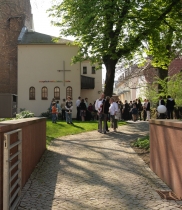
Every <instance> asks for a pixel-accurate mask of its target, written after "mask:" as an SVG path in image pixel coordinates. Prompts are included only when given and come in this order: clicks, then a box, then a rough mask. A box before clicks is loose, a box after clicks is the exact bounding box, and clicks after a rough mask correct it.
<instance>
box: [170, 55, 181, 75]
mask: <svg viewBox="0 0 182 210" xmlns="http://www.w3.org/2000/svg"><path fill="white" fill-rule="evenodd" d="M181 70H182V58H176V59H175V60H173V61H172V62H171V64H170V66H169V68H168V75H169V76H173V75H174V74H176V73H179V72H180V71H181Z"/></svg>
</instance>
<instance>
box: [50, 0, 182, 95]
mask: <svg viewBox="0 0 182 210" xmlns="http://www.w3.org/2000/svg"><path fill="white" fill-rule="evenodd" d="M49 12H50V15H51V16H52V17H53V18H56V19H57V20H56V22H55V25H57V26H59V27H60V33H61V35H63V36H70V35H71V36H74V37H75V38H76V42H77V44H78V46H79V52H78V55H77V56H76V57H75V58H74V62H76V61H78V60H81V59H84V58H88V57H89V58H91V60H92V61H93V62H98V63H100V64H101V63H104V65H105V67H106V80H105V90H104V92H105V94H106V95H110V96H111V95H112V93H113V83H114V77H115V66H116V64H117V62H118V60H119V59H120V58H131V57H132V56H133V54H134V53H135V52H136V51H137V50H139V49H141V48H140V47H141V45H142V41H143V40H149V39H150V38H151V35H152V34H153V33H154V32H153V30H154V29H155V30H160V27H161V25H163V24H165V22H166V23H167V22H168V18H169V17H170V18H172V16H173V15H174V14H175V16H177V17H178V19H179V15H180V14H181V0H173V1H171V0H61V1H60V3H56V4H55V5H53V6H52V8H51V9H50V10H49ZM159 38H160V37H159ZM156 41H157V40H156Z"/></svg>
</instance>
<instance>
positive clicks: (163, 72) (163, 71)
mask: <svg viewBox="0 0 182 210" xmlns="http://www.w3.org/2000/svg"><path fill="white" fill-rule="evenodd" d="M158 70H159V71H158V72H159V74H158V76H159V78H160V79H162V80H164V79H165V78H166V77H168V70H166V69H162V68H158ZM158 90H159V93H160V92H161V90H162V87H161V85H160V84H159V85H158Z"/></svg>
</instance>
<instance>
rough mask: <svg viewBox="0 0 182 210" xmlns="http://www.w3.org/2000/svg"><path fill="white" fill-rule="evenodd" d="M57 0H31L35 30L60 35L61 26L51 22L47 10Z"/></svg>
mask: <svg viewBox="0 0 182 210" xmlns="http://www.w3.org/2000/svg"><path fill="white" fill-rule="evenodd" d="M53 1H55V0H30V2H31V6H32V14H33V20H34V31H36V32H39V33H43V34H48V35H51V36H55V37H58V36H59V27H56V26H53V25H52V24H51V18H50V17H48V13H46V11H47V10H48V9H49V8H51V5H52V2H53ZM66 38H67V39H71V40H72V39H73V38H72V37H66ZM105 73H106V70H105V68H104V66H103V70H102V79H103V80H104V79H105Z"/></svg>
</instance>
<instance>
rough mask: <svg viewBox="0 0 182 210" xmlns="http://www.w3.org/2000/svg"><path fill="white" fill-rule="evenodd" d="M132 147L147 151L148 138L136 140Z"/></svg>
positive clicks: (148, 146) (148, 145)
mask: <svg viewBox="0 0 182 210" xmlns="http://www.w3.org/2000/svg"><path fill="white" fill-rule="evenodd" d="M132 145H133V146H134V147H139V148H142V149H146V150H149V148H150V141H149V136H145V137H143V138H138V139H137V140H136V141H135V142H134V143H133V144H132Z"/></svg>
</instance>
